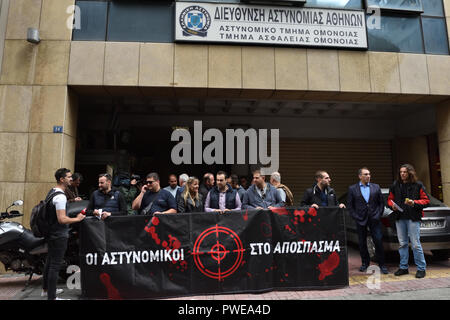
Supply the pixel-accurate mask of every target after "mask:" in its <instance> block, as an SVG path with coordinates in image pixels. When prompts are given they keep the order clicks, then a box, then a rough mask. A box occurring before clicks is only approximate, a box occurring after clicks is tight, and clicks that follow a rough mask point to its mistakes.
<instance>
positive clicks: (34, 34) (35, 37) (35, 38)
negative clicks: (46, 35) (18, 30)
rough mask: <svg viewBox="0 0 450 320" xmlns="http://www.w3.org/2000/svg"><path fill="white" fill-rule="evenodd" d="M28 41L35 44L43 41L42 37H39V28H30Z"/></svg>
mask: <svg viewBox="0 0 450 320" xmlns="http://www.w3.org/2000/svg"><path fill="white" fill-rule="evenodd" d="M27 41H28V42H31V43H34V44H38V43H39V42H41V39H40V38H39V30H38V29H36V28H28V31H27Z"/></svg>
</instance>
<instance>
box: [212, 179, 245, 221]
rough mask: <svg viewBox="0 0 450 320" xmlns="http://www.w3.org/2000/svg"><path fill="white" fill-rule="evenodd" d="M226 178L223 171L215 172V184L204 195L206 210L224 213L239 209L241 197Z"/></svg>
mask: <svg viewBox="0 0 450 320" xmlns="http://www.w3.org/2000/svg"><path fill="white" fill-rule="evenodd" d="M226 179H227V174H226V173H225V172H223V171H219V172H217V175H216V180H217V186H215V187H213V188H212V189H211V190H210V191H209V193H208V195H207V196H206V201H205V211H206V212H219V213H224V212H227V211H238V210H241V198H240V197H239V194H238V193H237V190H235V189H233V188H232V187H231V185H229V184H228V183H227V180H226Z"/></svg>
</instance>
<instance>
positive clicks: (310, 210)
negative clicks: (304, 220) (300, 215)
mask: <svg viewBox="0 0 450 320" xmlns="http://www.w3.org/2000/svg"><path fill="white" fill-rule="evenodd" d="M308 214H309V215H310V216H313V217H316V216H317V210H316V208H314V207H311V208H309V210H308Z"/></svg>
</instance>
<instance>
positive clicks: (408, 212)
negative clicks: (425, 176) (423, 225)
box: [388, 181, 430, 221]
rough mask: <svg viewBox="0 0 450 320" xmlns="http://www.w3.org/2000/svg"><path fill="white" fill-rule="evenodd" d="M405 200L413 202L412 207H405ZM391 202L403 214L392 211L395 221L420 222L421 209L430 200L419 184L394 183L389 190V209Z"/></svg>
mask: <svg viewBox="0 0 450 320" xmlns="http://www.w3.org/2000/svg"><path fill="white" fill-rule="evenodd" d="M405 198H409V199H411V200H414V206H413V207H411V206H408V205H406V204H405ZM392 201H394V202H395V203H396V204H397V205H398V206H400V208H402V209H403V212H400V211H394V212H395V218H396V219H397V220H399V219H410V220H412V221H420V220H422V216H423V209H424V208H426V207H427V206H428V204H429V203H430V198H429V197H428V195H427V194H426V192H425V187H424V186H423V184H422V183H421V182H416V183H401V182H399V181H395V182H394V183H393V184H392V186H391V187H390V188H389V197H388V205H389V206H390V207H392V205H393V203H392Z"/></svg>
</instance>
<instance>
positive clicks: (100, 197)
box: [86, 189, 127, 216]
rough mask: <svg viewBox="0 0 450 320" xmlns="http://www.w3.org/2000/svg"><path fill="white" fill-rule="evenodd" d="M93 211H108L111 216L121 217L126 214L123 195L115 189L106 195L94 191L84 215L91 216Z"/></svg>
mask: <svg viewBox="0 0 450 320" xmlns="http://www.w3.org/2000/svg"><path fill="white" fill-rule="evenodd" d="M95 209H102V210H105V211H110V212H111V215H112V216H121V215H126V214H127V203H126V202H125V198H124V196H123V194H122V193H121V192H120V191H119V190H117V189H112V190H111V191H110V192H108V193H107V194H105V193H103V192H102V191H100V190H95V191H94V192H93V193H92V195H91V198H90V199H89V205H88V207H87V209H86V214H87V215H93V212H94V210H95Z"/></svg>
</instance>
